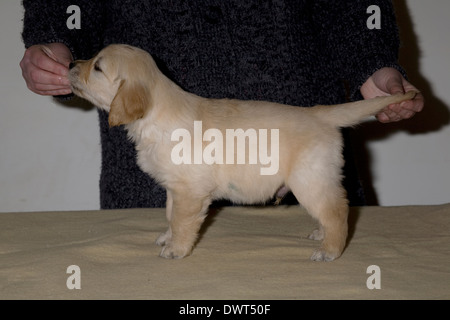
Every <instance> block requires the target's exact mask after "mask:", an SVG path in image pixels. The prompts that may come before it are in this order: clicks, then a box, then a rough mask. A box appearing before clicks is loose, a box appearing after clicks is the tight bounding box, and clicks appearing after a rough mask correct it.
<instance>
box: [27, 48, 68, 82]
mask: <svg viewBox="0 0 450 320" xmlns="http://www.w3.org/2000/svg"><path fill="white" fill-rule="evenodd" d="M41 52H42V54H34V55H32V56H31V60H30V61H31V63H32V64H33V65H34V66H36V67H37V68H38V69H42V70H45V71H48V72H50V73H54V74H57V75H60V76H63V77H67V74H68V73H69V69H68V68H67V67H66V66H64V65H63V64H61V63H59V62H57V61H56V60H54V59H53V58H51V57H49V56H48V55H47V53H46V52H45V51H44V50H42V51H41Z"/></svg>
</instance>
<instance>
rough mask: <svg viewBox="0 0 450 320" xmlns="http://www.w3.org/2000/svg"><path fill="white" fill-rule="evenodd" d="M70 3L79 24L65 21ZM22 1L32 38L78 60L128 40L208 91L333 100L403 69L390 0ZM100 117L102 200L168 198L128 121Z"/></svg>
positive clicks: (124, 202)
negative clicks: (142, 158) (381, 73)
mask: <svg viewBox="0 0 450 320" xmlns="http://www.w3.org/2000/svg"><path fill="white" fill-rule="evenodd" d="M73 4H75V5H78V6H79V7H80V10H81V29H72V30H70V29H69V28H68V27H67V25H66V21H67V18H68V17H69V16H70V14H68V13H66V10H67V8H68V6H69V5H73ZM370 5H378V6H379V8H380V11H381V28H380V29H369V28H367V25H366V21H367V19H368V18H369V16H370V14H368V13H367V8H368V7H369V6H370ZM23 6H24V8H25V15H24V28H23V34H22V36H23V40H24V43H25V46H26V47H29V46H31V45H33V44H38V43H49V42H62V43H64V44H66V45H67V46H68V47H69V48H70V50H71V51H72V54H73V56H74V58H75V59H89V58H91V57H92V56H93V55H94V54H95V53H96V52H98V51H99V50H100V49H101V48H103V47H104V46H106V45H108V44H111V43H127V44H131V45H134V46H137V47H140V48H142V49H144V50H147V51H148V52H150V53H151V54H152V56H153V57H154V58H155V60H156V62H157V64H158V66H159V68H160V69H161V70H162V71H163V72H164V73H165V74H166V75H167V76H168V77H169V78H171V79H172V80H173V81H175V82H176V83H177V84H178V85H180V86H181V87H182V88H184V89H185V90H187V91H189V92H192V93H195V94H198V95H200V96H203V97H213V98H224V97H227V98H237V99H253V100H267V101H274V102H280V103H285V104H290V105H301V106H312V105H314V104H335V103H342V102H344V101H345V100H346V97H347V96H348V97H350V99H352V100H354V99H361V98H362V97H361V96H360V94H359V88H360V86H361V85H362V84H363V83H364V82H365V80H366V79H367V78H368V77H369V76H370V75H371V74H372V73H374V72H375V71H376V70H378V69H380V68H382V67H394V68H397V69H398V70H400V71H401V72H402V73H404V72H403V70H402V69H401V67H400V66H398V64H397V58H398V56H397V53H398V46H399V39H398V32H397V27H396V21H395V15H394V12H393V8H392V5H391V3H390V1H387V0H379V1H377V0H353V1H351V0H343V1H323V0H316V1H308V0H285V1H283V0H273V1H261V0H246V1H242V0H229V1H227V0H225V1H223V0H202V1H187V0H184V1H173V0H160V1H144V0H142V1H140V0H109V1H91V0H88V1H86V0H78V1H74V0H69V1H66V0H53V1H48V0H46V1H43V0H24V1H23ZM346 88H347V90H346ZM99 119H100V128H101V143H102V171H101V177H100V195H101V199H100V203H101V208H129V207H161V206H164V205H165V192H164V190H162V189H161V187H159V186H158V185H157V184H156V183H155V182H154V181H153V180H152V179H151V178H150V177H148V176H147V175H146V174H145V173H143V172H142V171H141V170H140V169H139V168H138V167H137V165H136V160H135V157H136V153H135V150H134V146H133V145H132V144H131V143H130V141H128V139H127V138H126V133H125V132H124V129H123V128H122V127H114V128H109V127H108V122H107V115H106V114H105V113H104V112H102V111H99ZM344 154H345V157H346V158H347V159H346V161H347V165H346V167H345V168H344V174H345V175H346V179H345V180H344V185H345V186H346V188H347V191H348V196H349V199H350V203H351V204H353V205H355V204H363V195H362V191H361V187H360V184H359V183H358V179H357V174H356V172H355V170H354V166H353V163H352V161H351V160H352V159H350V157H349V155H350V154H351V153H350V152H348V149H346V152H344ZM80 170H82V168H80Z"/></svg>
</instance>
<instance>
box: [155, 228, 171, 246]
mask: <svg viewBox="0 0 450 320" xmlns="http://www.w3.org/2000/svg"><path fill="white" fill-rule="evenodd" d="M170 238H171V235H170V233H169V231H167V232H164V233H161V234H160V235H159V237H158V238H157V239H156V241H155V242H156V244H157V245H158V246H161V247H163V246H165V245H167V244H169V243H170Z"/></svg>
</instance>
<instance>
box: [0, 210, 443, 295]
mask: <svg viewBox="0 0 450 320" xmlns="http://www.w3.org/2000/svg"><path fill="white" fill-rule="evenodd" d="M0 226H1V232H0V298H1V299H418V298H424V299H437V298H441V299H448V298H450V286H449V284H450V204H446V205H439V206H409V207H408V206H405V207H362V208H352V209H351V216H350V241H349V244H348V246H347V248H346V250H345V252H344V254H343V256H342V257H341V258H339V259H338V260H336V261H334V262H329V263H325V262H313V261H310V260H309V256H310V255H311V253H312V251H313V249H314V248H315V247H316V246H317V245H318V243H316V242H315V241H312V240H308V239H306V236H307V235H308V233H309V232H310V231H312V230H313V228H314V227H315V222H314V221H313V220H312V219H311V218H310V216H309V215H307V214H306V212H305V211H304V210H303V209H301V208H299V207H286V206H280V207H265V208H255V207H229V208H224V209H222V210H219V211H217V212H212V213H211V214H210V216H209V217H208V220H207V221H206V226H205V228H203V230H202V236H201V238H200V241H199V243H198V245H197V247H196V248H195V250H194V252H193V255H192V256H190V257H187V258H185V259H182V260H166V259H162V258H159V257H158V254H159V251H160V247H158V246H156V245H155V244H154V240H155V239H156V237H157V236H158V235H159V233H160V232H163V231H165V229H166V227H167V224H166V220H165V214H164V210H163V209H133V210H111V211H83V212H29V213H0ZM69 266H76V267H73V268H72V269H70V268H69V270H68V267H69ZM370 266H375V267H370ZM77 267H78V269H77ZM78 285H80V288H81V289H76V287H77V286H78ZM69 287H71V288H73V289H69ZM74 287H75V288H74ZM369 287H372V288H373V289H369ZM377 287H379V288H380V289H377Z"/></svg>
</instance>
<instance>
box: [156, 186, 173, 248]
mask: <svg viewBox="0 0 450 320" xmlns="http://www.w3.org/2000/svg"><path fill="white" fill-rule="evenodd" d="M166 193H167V200H166V218H167V221H168V222H169V228H168V229H167V231H166V232H164V233H161V234H160V235H159V237H158V238H157V239H156V244H157V245H158V246H164V245H166V244H169V242H170V240H171V239H172V230H171V229H170V221H171V220H172V208H173V199H172V192H171V191H170V190H167V191H166Z"/></svg>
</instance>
